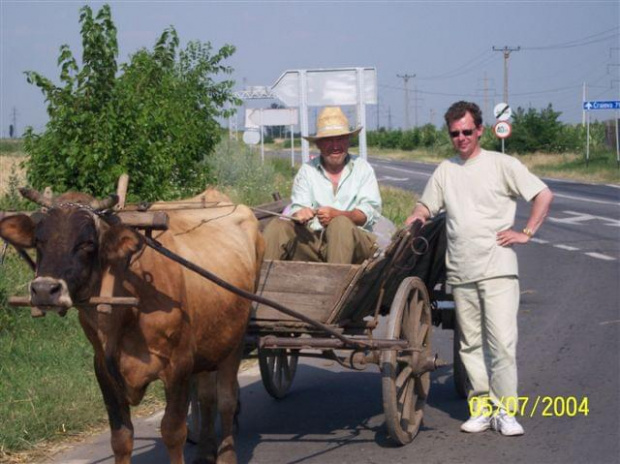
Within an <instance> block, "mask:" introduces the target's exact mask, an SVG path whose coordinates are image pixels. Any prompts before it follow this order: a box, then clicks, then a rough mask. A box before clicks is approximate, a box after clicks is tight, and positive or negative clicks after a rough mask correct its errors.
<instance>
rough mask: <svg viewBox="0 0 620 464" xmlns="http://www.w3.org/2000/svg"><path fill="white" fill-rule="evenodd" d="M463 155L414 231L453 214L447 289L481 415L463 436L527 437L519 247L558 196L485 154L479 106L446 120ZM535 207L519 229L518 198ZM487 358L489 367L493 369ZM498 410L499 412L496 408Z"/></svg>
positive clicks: (424, 201)
mask: <svg viewBox="0 0 620 464" xmlns="http://www.w3.org/2000/svg"><path fill="white" fill-rule="evenodd" d="M445 120H446V125H447V126H448V130H449V133H450V138H451V140H452V145H453V146H454V148H455V150H456V151H457V153H458V156H455V157H454V158H451V159H449V160H446V161H444V162H442V163H441V164H440V165H439V166H438V167H437V169H436V170H435V172H434V173H433V175H432V176H431V178H430V180H429V182H428V184H427V185H426V188H425V189H424V193H423V195H422V198H421V199H420V201H419V203H418V205H417V206H416V207H415V209H414V211H413V213H412V215H411V216H410V217H409V218H407V224H411V223H412V222H413V221H416V220H421V221H422V222H425V221H426V220H427V219H428V218H429V217H432V216H434V215H436V214H437V213H438V212H439V211H440V210H442V209H445V211H446V227H447V236H448V251H447V254H446V268H447V282H448V283H449V284H451V285H452V292H453V296H454V302H455V304H456V319H457V322H458V324H459V327H460V329H461V330H460V333H461V337H460V354H461V359H462V361H463V364H464V366H465V369H466V371H467V375H468V377H469V380H470V383H471V387H472V390H471V391H470V393H469V398H468V400H469V401H470V405H479V404H487V405H489V409H488V410H487V409H485V408H477V407H476V408H473V407H472V408H470V409H471V410H472V413H473V415H472V416H471V417H470V418H469V420H467V421H466V422H465V423H463V424H462V425H461V430H462V431H463V432H470V433H475V432H483V431H485V430H488V429H489V428H493V429H494V430H497V431H498V432H500V433H501V434H502V435H507V436H513V435H523V433H524V432H523V427H521V425H520V424H519V423H518V422H517V420H516V419H515V417H514V416H515V413H516V411H514V410H508V409H507V407H510V408H514V407H515V405H516V400H517V398H518V393H517V363H516V348H517V311H518V308H519V280H518V269H517V256H516V254H515V252H514V250H513V248H512V246H513V245H515V244H525V243H527V242H528V241H529V240H530V238H532V236H533V235H534V234H535V233H536V231H537V230H538V228H539V227H540V226H541V225H542V223H543V220H544V219H545V217H546V216H547V213H548V211H549V205H550V204H551V200H552V199H553V194H552V193H551V191H550V190H549V188H548V187H547V186H546V185H545V184H544V183H543V182H542V181H541V180H540V179H539V178H538V177H536V176H534V175H533V174H531V173H530V172H529V171H528V169H527V168H526V167H525V166H523V164H521V162H520V161H519V160H517V159H516V158H512V157H510V156H507V155H504V154H501V153H497V152H490V151H486V150H483V149H482V148H481V147H480V137H481V136H482V132H483V130H484V127H483V126H482V113H481V111H480V108H479V107H478V105H476V104H475V103H470V102H464V101H460V102H457V103H454V104H453V105H452V106H451V107H450V108H449V109H448V111H447V112H446V114H445ZM517 197H522V198H524V199H525V200H527V201H532V208H531V211H530V216H529V218H528V220H527V222H526V223H525V224H523V227H522V228H521V227H518V228H517V230H514V229H513V227H514V219H515V212H516V198H517ZM485 359H486V360H487V361H488V363H487V362H485ZM491 408H492V409H491Z"/></svg>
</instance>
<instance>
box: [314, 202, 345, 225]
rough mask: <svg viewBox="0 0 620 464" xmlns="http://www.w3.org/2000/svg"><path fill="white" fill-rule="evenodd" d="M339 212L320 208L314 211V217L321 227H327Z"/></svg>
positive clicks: (327, 207) (325, 207) (326, 207)
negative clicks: (317, 219) (315, 216)
mask: <svg viewBox="0 0 620 464" xmlns="http://www.w3.org/2000/svg"><path fill="white" fill-rule="evenodd" d="M340 214H341V211H339V210H337V209H334V208H332V207H330V206H321V207H320V208H319V209H317V210H316V215H317V217H318V218H319V222H320V223H321V225H322V226H323V227H327V225H328V224H329V223H330V222H331V221H332V219H334V218H335V217H336V216H339V215H340Z"/></svg>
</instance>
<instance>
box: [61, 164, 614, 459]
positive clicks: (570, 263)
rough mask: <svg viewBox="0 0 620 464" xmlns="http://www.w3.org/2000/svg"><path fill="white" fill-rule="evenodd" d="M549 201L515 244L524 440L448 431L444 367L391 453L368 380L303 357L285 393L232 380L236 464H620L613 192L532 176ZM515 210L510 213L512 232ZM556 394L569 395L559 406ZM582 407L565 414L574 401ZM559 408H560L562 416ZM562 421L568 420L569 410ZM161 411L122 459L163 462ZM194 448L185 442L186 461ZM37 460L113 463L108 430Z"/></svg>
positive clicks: (420, 181)
mask: <svg viewBox="0 0 620 464" xmlns="http://www.w3.org/2000/svg"><path fill="white" fill-rule="evenodd" d="M371 162H372V163H373V164H374V165H375V169H376V172H377V176H378V178H379V179H380V181H381V182H385V183H389V184H392V185H395V186H398V187H401V188H406V189H410V190H415V191H416V192H418V193H420V192H421V191H422V189H423V187H424V185H425V183H426V181H427V179H428V177H429V175H430V173H431V172H432V170H433V169H434V166H431V165H424V164H419V163H407V162H387V161H382V160H371ZM545 181H546V182H547V183H548V185H549V186H550V187H551V189H552V190H553V191H554V193H555V201H554V203H553V206H552V210H551V213H550V217H549V218H548V220H547V222H546V223H545V225H544V226H543V227H542V229H541V230H540V231H539V233H538V234H537V236H536V237H535V239H534V240H532V242H530V243H529V244H527V245H525V246H521V247H518V248H517V250H518V254H519V260H520V261H519V262H520V272H521V291H522V304H521V310H520V313H519V331H520V332H519V345H518V363H519V383H520V395H521V396H524V397H526V398H527V399H528V403H527V405H526V407H525V411H524V412H525V416H524V417H523V418H522V419H521V423H522V424H523V426H524V427H525V431H526V433H525V435H524V436H523V437H518V438H506V437H502V436H500V435H498V434H496V433H494V432H491V431H489V432H485V433H483V434H477V435H470V434H464V433H461V432H459V425H460V423H461V422H462V421H463V420H465V419H466V418H467V415H468V412H467V404H466V402H464V401H463V400H461V399H459V398H458V397H457V396H456V394H455V392H454V388H453V384H452V381H453V379H452V372H451V369H450V368H445V369H443V370H440V371H437V372H435V373H433V375H432V385H431V394H430V398H429V401H428V404H427V407H426V410H425V417H424V425H423V427H422V430H421V431H420V433H419V435H418V437H417V438H416V439H415V440H414V442H413V443H411V444H410V445H408V446H405V447H394V446H393V445H391V444H390V442H389V441H388V438H387V436H386V431H385V428H384V425H383V411H382V404H381V385H380V375H379V374H378V371H377V369H376V368H375V367H370V368H369V369H368V370H367V371H364V372H351V371H343V370H342V369H340V368H339V367H338V366H335V365H333V364H332V363H330V362H328V361H323V360H312V361H303V363H302V364H300V367H299V369H298V372H297V376H296V378H295V382H294V384H293V386H292V389H291V391H290V394H289V395H288V396H287V397H286V398H285V399H284V400H280V401H276V400H274V399H272V398H271V397H270V396H268V394H267V393H266V392H265V391H264V389H263V387H262V384H261V381H260V378H259V375H258V372H257V369H251V370H249V371H247V372H245V373H243V374H242V375H241V384H242V390H241V392H242V393H241V395H242V404H243V408H242V414H241V417H240V424H241V429H240V432H239V435H238V439H237V441H238V456H239V462H240V463H288V464H293V463H308V464H310V463H312V464H328V463H337V464H345V463H355V464H362V463H390V464H391V463H442V464H443V463H497V462H502V463H504V464H510V463H562V464H573V463H575V464H577V463H584V462H587V463H602V464H611V463H618V462H620V400H619V396H620V346H619V345H620V343H619V341H620V289H619V287H620V189H619V188H618V187H617V186H605V185H589V184H582V183H577V182H564V181H557V180H550V179H545ZM528 211H529V209H528V205H527V204H525V203H520V204H519V206H518V213H517V220H516V224H517V227H522V226H523V225H524V224H525V221H526V218H527V214H528ZM433 349H434V351H437V352H438V353H439V355H440V357H441V358H443V359H445V360H447V361H451V358H452V332H451V331H442V330H441V329H435V333H434V335H433ZM569 398H574V400H573V399H569ZM575 401H576V403H577V404H578V405H584V404H586V403H585V402H587V406H588V407H587V415H586V414H585V410H584V408H582V410H581V411H575V410H574V409H575V408H574V407H573V405H574V404H575V403H574V402H575ZM569 413H570V414H569ZM573 413H574V414H573ZM160 419H161V414H160V415H156V416H153V417H151V418H148V419H146V420H141V421H136V424H137V427H136V437H137V438H136V442H135V451H134V460H133V462H134V463H138V464H146V463H159V462H167V458H166V453H165V449H164V447H163V444H162V443H161V440H160V439H159V433H158V430H157V427H158V424H159V420H160ZM193 453H194V447H193V446H192V445H188V446H187V447H186V458H187V459H188V462H191V457H192V455H193ZM49 462H50V463H55V464H57V463H66V464H84V463H97V464H103V463H106V464H107V463H112V462H113V458H112V455H111V451H110V447H109V434H108V433H104V434H102V435H100V436H96V437H93V438H92V439H91V440H89V441H88V442H86V443H84V444H82V445H80V446H77V447H74V448H72V449H71V450H69V451H67V452H65V453H61V454H59V455H56V456H55V457H54V458H52V459H51V460H50V461H49Z"/></svg>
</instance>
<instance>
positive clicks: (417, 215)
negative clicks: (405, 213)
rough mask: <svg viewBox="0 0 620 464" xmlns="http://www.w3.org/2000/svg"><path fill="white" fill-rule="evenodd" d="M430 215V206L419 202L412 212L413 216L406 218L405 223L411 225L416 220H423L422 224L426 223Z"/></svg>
mask: <svg viewBox="0 0 620 464" xmlns="http://www.w3.org/2000/svg"><path fill="white" fill-rule="evenodd" d="M430 216H431V213H430V212H429V211H428V208H426V206H424V205H423V204H418V205H417V206H416V207H415V209H414V210H413V212H412V213H411V216H409V217H408V218H407V219H406V220H405V225H406V226H409V225H411V224H413V223H414V222H415V221H422V225H424V224H425V223H426V221H427V219H428V218H429V217H430Z"/></svg>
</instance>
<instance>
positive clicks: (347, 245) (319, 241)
mask: <svg viewBox="0 0 620 464" xmlns="http://www.w3.org/2000/svg"><path fill="white" fill-rule="evenodd" d="M360 130H361V127H359V128H357V129H355V130H353V131H351V130H350V129H349V121H348V120H347V117H346V116H345V115H344V113H343V112H342V110H341V109H340V108H339V107H327V108H324V109H323V110H322V111H321V113H320V114H319V118H318V121H317V134H316V135H315V136H311V137H306V139H307V140H308V141H310V142H314V143H315V144H316V146H317V148H318V149H319V151H320V152H321V156H319V157H316V158H314V159H313V160H312V161H310V163H307V164H304V165H303V166H302V167H301V168H300V170H299V172H298V173H297V175H296V176H295V180H294V183H293V192H292V195H291V201H292V204H291V206H290V212H291V213H292V216H293V218H294V221H289V220H282V219H280V218H276V219H273V220H272V221H271V222H270V223H269V224H268V225H267V227H266V228H265V232H264V236H265V241H266V243H267V249H266V252H265V259H283V260H292V261H323V262H328V263H340V264H359V263H361V262H363V261H364V260H365V259H367V258H370V257H371V256H372V255H373V254H374V252H375V251H376V250H377V245H376V237H375V236H374V235H373V234H372V226H373V224H374V223H375V221H376V220H377V218H378V216H379V215H380V214H381V195H380V194H379V185H378V183H377V179H376V177H375V172H374V170H373V169H372V167H371V166H370V164H368V162H366V161H365V160H363V159H361V158H357V157H356V158H353V157H352V156H351V155H350V154H349V152H348V150H349V138H350V136H352V135H355V134H357V133H358V132H359V131H360Z"/></svg>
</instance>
